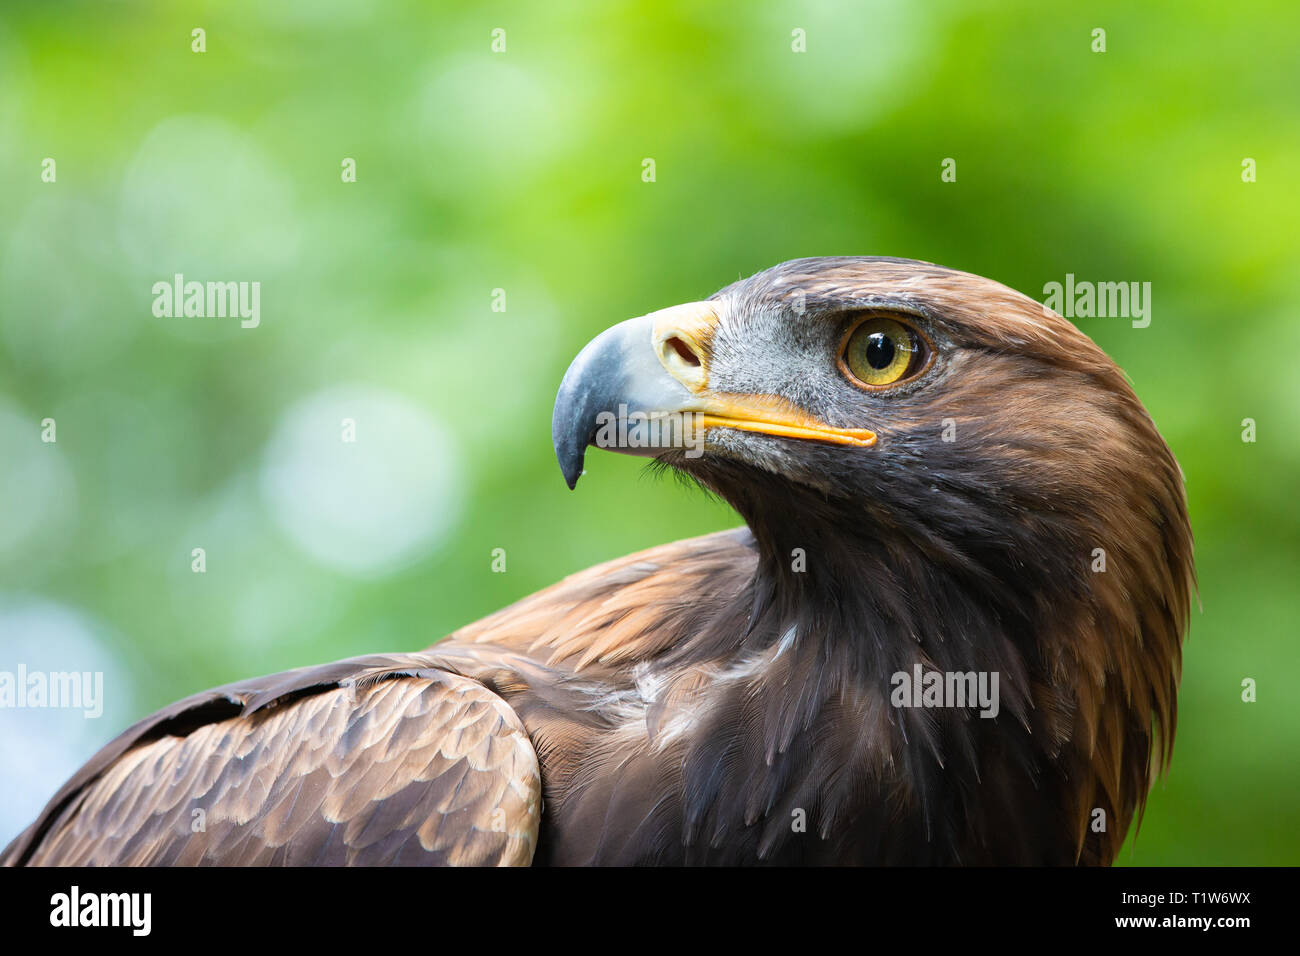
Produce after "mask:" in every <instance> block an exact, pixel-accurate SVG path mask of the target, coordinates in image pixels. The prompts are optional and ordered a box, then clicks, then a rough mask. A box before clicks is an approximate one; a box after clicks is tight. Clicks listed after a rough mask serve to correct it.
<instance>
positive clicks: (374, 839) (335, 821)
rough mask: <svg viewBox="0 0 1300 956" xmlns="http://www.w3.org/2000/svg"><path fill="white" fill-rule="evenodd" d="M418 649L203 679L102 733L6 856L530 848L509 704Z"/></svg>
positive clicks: (509, 856)
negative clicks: (113, 732) (196, 687)
mask: <svg viewBox="0 0 1300 956" xmlns="http://www.w3.org/2000/svg"><path fill="white" fill-rule="evenodd" d="M435 665H436V662H435V661H434V660H433V659H432V658H430V657H428V656H426V655H398V656H392V657H370V658H358V659H356V660H352V661H340V662H337V663H335V664H328V665H325V666H323V667H319V668H308V669H304V670H299V671H292V672H289V673H287V674H280V675H273V676H271V677H268V678H262V679H260V680H256V681H251V682H247V683H245V684H237V685H231V686H230V687H227V688H220V689H218V690H214V691H208V692H206V693H204V694H200V695H197V696H195V697H192V698H189V699H188V700H186V701H182V702H180V703H178V704H175V705H173V706H172V707H169V708H167V709H166V710H164V711H161V712H159V713H158V714H155V715H154V716H153V717H150V718H147V719H146V720H145V721H142V722H141V723H140V724H137V725H136V726H135V727H133V728H132V729H131V730H129V731H127V732H126V733H125V734H123V735H122V736H121V737H119V738H118V739H117V740H116V741H114V742H113V743H111V744H109V745H108V746H107V747H105V748H104V750H103V751H101V752H100V753H99V754H98V755H96V757H95V758H93V759H92V760H91V761H90V763H88V764H87V765H86V766H85V767H83V768H82V770H81V771H80V772H79V773H78V774H77V775H76V776H75V777H73V779H72V780H70V781H69V782H68V784H67V785H65V786H64V788H63V789H62V790H61V791H60V792H59V793H58V794H57V795H56V796H55V797H54V799H52V800H51V801H50V803H49V805H48V806H47V807H46V809H45V811H44V813H43V814H42V815H41V817H40V818H39V819H38V820H37V821H36V822H35V823H34V824H33V825H32V826H31V827H30V828H29V829H28V830H27V831H26V832H25V833H23V834H22V836H20V837H19V838H18V839H17V840H16V841H15V842H14V843H13V844H12V845H11V846H10V847H9V848H8V849H7V850H6V851H5V853H4V855H3V857H0V862H3V863H5V864H9V865H14V864H24V863H26V864H30V865H184V864H215V865H274V864H284V865H345V864H346V865H392V864H397V865H406V864H410V865H440V864H455V865H491V864H515V865H526V864H528V863H529V862H530V861H531V859H532V856H533V852H534V850H535V848H536V843H537V829H538V824H539V820H540V817H541V777H540V773H539V769H538V764H537V756H536V753H535V751H534V750H533V747H532V744H531V743H530V742H529V739H528V735H527V733H526V731H525V730H524V728H523V725H522V723H520V721H519V718H518V717H517V716H516V715H515V713H514V712H513V711H512V710H511V709H510V707H509V706H508V705H507V704H506V703H505V702H504V701H503V700H502V699H501V698H500V697H498V696H497V695H495V694H493V693H492V692H491V691H489V690H488V689H487V688H485V687H484V686H483V685H481V684H480V683H478V682H477V681H474V680H471V679H469V678H466V677H462V676H460V675H458V674H453V673H450V672H448V671H445V670H441V669H439V668H437V667H436V666H435Z"/></svg>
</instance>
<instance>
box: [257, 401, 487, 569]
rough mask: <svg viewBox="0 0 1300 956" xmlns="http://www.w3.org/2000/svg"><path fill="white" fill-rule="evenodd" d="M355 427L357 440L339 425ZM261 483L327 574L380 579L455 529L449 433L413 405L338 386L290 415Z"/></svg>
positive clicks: (457, 509) (455, 475)
mask: <svg viewBox="0 0 1300 956" xmlns="http://www.w3.org/2000/svg"><path fill="white" fill-rule="evenodd" d="M344 419H352V420H354V421H355V422H356V441H355V442H346V441H344V440H343V433H342V422H343V420H344ZM260 484H261V489H262V495H263V499H264V501H265V503H266V506H267V509H268V510H269V512H270V513H271V515H272V516H273V517H274V519H275V521H276V523H277V524H278V525H279V526H280V528H281V529H282V530H283V531H284V532H285V534H286V535H287V536H288V537H289V539H290V540H291V541H292V542H293V543H294V544H295V545H297V547H299V548H300V549H301V550H302V551H304V552H306V553H307V554H308V555H310V556H311V557H312V558H313V559H315V560H316V561H318V562H320V563H321V564H324V565H326V566H328V567H330V568H333V569H334V570H337V571H340V572H343V573H347V574H352V575H357V576H366V577H369V576H377V575H381V574H384V573H387V572H390V571H392V570H394V569H396V568H399V567H401V566H403V565H406V564H410V563H411V562H413V561H416V560H418V559H420V558H421V557H423V556H425V555H427V554H428V553H430V552H431V551H432V550H433V549H434V548H436V547H437V546H438V545H439V544H440V543H441V542H442V541H443V540H444V539H445V538H446V536H447V534H448V533H449V532H450V531H451V530H452V528H453V527H454V526H455V524H456V521H457V519H458V518H459V517H460V514H461V510H462V502H463V498H464V493H463V487H464V479H463V476H462V474H461V470H460V467H459V465H458V457H457V452H456V448H455V444H454V442H453V440H452V438H451V435H450V432H449V431H448V430H447V429H446V428H445V427H443V426H442V425H441V424H440V423H439V422H438V421H437V420H435V419H434V417H433V416H432V415H430V414H429V413H428V412H427V411H425V410H424V409H423V408H421V407H420V406H419V405H417V404H415V403H414V402H412V401H411V400H409V399H407V398H405V397H403V396H401V395H398V394H396V393H394V392H390V391H387V390H383V389H379V388H375V387H370V386H342V387H338V388H331V389H327V390H325V391H321V392H318V393H316V394H314V395H311V396H309V397H307V398H305V399H303V400H302V401H300V402H298V403H297V404H296V405H294V406H293V407H291V408H290V409H289V410H288V412H287V413H286V414H285V415H284V417H283V419H282V420H281V421H280V423H279V425H278V426H277V428H276V430H275V433H274V435H273V436H272V437H271V439H270V441H269V443H268V444H267V447H266V452H265V455H264V458H263V462H262V467H261V474H260Z"/></svg>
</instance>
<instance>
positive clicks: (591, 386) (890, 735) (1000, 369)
mask: <svg viewBox="0 0 1300 956" xmlns="http://www.w3.org/2000/svg"><path fill="white" fill-rule="evenodd" d="M864 322H865V323H872V322H874V323H876V324H875V325H870V326H864ZM882 322H883V323H884V324H880V323H882ZM899 323H901V325H899ZM896 327H901V328H903V330H904V331H903V332H902V333H898V332H896V331H894V330H895V329H896ZM864 328H876V329H887V330H890V331H888V333H887V334H888V335H893V336H897V335H899V334H902V335H904V336H911V338H909V339H904V338H895V339H888V340H887V339H882V338H880V337H879V336H880V335H881V334H886V333H879V332H876V333H872V335H873V336H874V337H872V338H870V340H869V341H866V344H865V345H864V346H863V348H865V349H866V351H860V352H857V353H854V355H853V356H850V357H849V359H848V360H847V361H848V363H849V366H846V364H845V363H846V358H845V356H846V354H847V353H846V351H845V349H846V342H847V343H848V346H847V347H848V349H849V350H850V351H852V350H853V349H855V348H857V346H855V345H854V342H855V339H854V336H855V335H857V334H858V330H862V329H864ZM909 342H910V343H911V344H910V345H909V344H907V343H909ZM891 343H893V344H891ZM894 344H897V345H898V346H899V348H900V349H901V353H900V354H901V355H902V359H899V354H896V353H895V351H894ZM913 347H915V350H916V356H914V357H912V358H909V352H908V350H909V349H910V348H913ZM873 350H874V351H873ZM922 352H924V356H923V358H921V357H920V356H921V355H922ZM862 356H866V357H867V358H866V360H867V361H868V362H873V363H876V364H880V365H883V363H884V361H885V360H887V359H890V357H891V356H893V359H896V360H907V361H910V362H912V364H911V365H909V366H908V368H909V369H911V374H908V373H907V370H904V373H903V375H902V376H901V377H900V378H899V379H898V380H897V382H896V383H894V382H890V383H886V384H880V383H879V382H876V381H862V380H859V378H858V377H857V376H856V375H855V371H854V369H855V368H863V367H862V366H861V362H862V361H863V359H862ZM877 360H879V361H877ZM855 362H856V363H857V364H856V365H855V364H854V363H855ZM850 366H851V367H850ZM892 367H893V366H891V368H892ZM864 371H865V372H866V374H867V377H868V378H869V379H873V380H874V379H875V377H876V372H878V371H879V369H876V368H875V365H872V366H871V367H870V368H865V369H864ZM891 374H892V373H891ZM620 406H623V407H624V408H626V409H631V411H632V412H633V413H637V412H646V413H650V414H652V415H658V414H661V413H665V412H672V413H682V414H684V415H691V416H696V417H695V418H694V419H693V421H694V423H695V425H694V427H695V428H696V429H697V431H696V432H695V434H696V435H698V436H699V437H700V438H701V439H702V440H703V444H702V445H701V446H699V448H698V449H697V450H698V451H699V452H701V453H699V454H694V453H692V449H691V448H690V447H688V446H686V445H684V444H682V443H681V442H680V441H679V442H676V443H669V442H666V441H665V442H661V443H659V444H653V445H651V446H650V447H640V448H635V449H629V448H615V449H613V450H616V451H631V452H632V453H635V454H642V455H650V456H653V457H655V458H657V459H658V461H659V463H660V464H661V465H662V466H663V467H669V468H673V469H675V470H677V471H679V472H680V473H682V474H683V475H685V476H687V477H688V478H690V479H692V480H694V481H695V482H697V483H699V484H700V485H701V486H703V487H704V488H706V489H708V490H709V491H710V492H712V493H714V494H716V495H719V496H721V497H722V498H724V499H726V500H727V501H728V502H730V503H731V504H732V505H733V506H734V507H735V509H736V510H737V511H738V512H739V514H740V515H741V516H742V518H743V519H744V521H745V523H746V527H745V528H742V529H739V530H736V531H729V532H723V533H718V534H711V535H706V536H704V537H699V538H694V539H690V540H686V541H681V542H677V543H674V544H667V545H664V546H661V547H657V548H653V549H650V550H648V551H645V552H642V553H639V554H635V555H631V556H629V557H625V558H622V559H619V560H615V561H611V562H609V563H606V564H602V565H599V566H597V567H594V568H591V569H589V570H586V571H583V572H580V573H578V574H575V575H573V576H571V577H569V578H567V579H565V580H564V581H562V582H560V583H558V584H556V585H554V586H552V587H550V588H548V589H546V590H544V591H541V592H539V593H537V594H534V595H532V596H530V597H527V598H525V599H523V600H522V601H520V602H518V603H516V604H514V605H512V606H511V607H508V608H506V609H504V610H501V611H499V612H497V613H495V614H493V615H491V616H489V617H487V618H485V619H483V620H481V621H478V622H476V623H474V624H471V625H469V626H467V627H465V628H462V629H461V630H459V631H457V632H455V633H453V634H452V635H450V636H449V637H447V638H446V639H444V640H442V641H439V642H437V643H436V644H434V645H433V646H431V647H429V648H428V649H427V650H425V651H422V652H419V653H409V654H393V655H380V656H371V657H364V658H357V659H354V660H346V661H339V662H336V663H332V664H327V665H323V666H319V667H309V668H303V669H299V670H295V671H290V672H288V673H285V674H278V675H273V676H270V677H266V678H261V679H256V680H250V681H244V682H239V683H236V684H232V685H229V686H227V687H222V688H218V689H215V690H211V691H207V692H204V693H201V694H198V695H195V696H193V697H190V698H188V699H186V700H183V701H180V702H178V703H176V704H174V705H172V706H170V707H168V708H166V709H164V710H162V711H160V712H158V713H156V714H154V715H152V716H150V717H148V718H146V719H145V720H143V721H141V722H140V723H138V724H137V725H135V726H134V727H132V728H131V729H129V730H128V731H126V732H125V733H124V734H122V736H120V737H119V738H117V739H116V740H114V741H113V742H112V743H110V744H108V745H107V746H106V747H105V748H104V749H103V750H102V751H100V752H99V753H98V754H97V755H96V756H95V757H93V758H92V759H91V760H90V761H89V762H88V763H87V764H86V765H85V766H84V767H83V768H82V769H81V770H80V771H79V772H78V773H77V774H76V775H75V776H74V777H73V778H72V779H71V780H69V781H68V783H67V784H65V785H64V787H63V788H62V789H61V790H60V791H59V792H58V793H57V794H56V795H55V796H54V797H53V798H52V799H51V800H50V802H49V804H48V805H47V806H46V808H45V810H44V811H43V812H42V814H41V816H40V817H39V818H38V819H37V820H36V821H35V822H34V823H33V824H32V825H31V827H29V828H28V829H27V830H26V831H25V832H24V833H23V834H22V835H20V836H19V837H18V838H17V839H16V840H15V841H14V842H13V843H12V844H11V845H10V846H9V847H8V849H6V850H5V852H4V854H3V857H0V860H2V861H3V862H4V863H6V864H9V865H23V864H27V865H40V864H55V865H59V864H63V865H68V864H106V865H112V864H131V865H182V864H248V865H273V864H288V865H300V864H316V865H343V864H349V865H383V864H398V865H408V864H409V865H417V864H419V865H424V864H460V865H466V864H468V865H489V864H527V863H530V862H531V863H533V864H561V865H562V864H706V863H714V864H746V863H772V864H784V863H808V864H843V863H868V864H894V863H898V864H1079V863H1081V864H1107V863H1110V862H1111V861H1112V860H1113V859H1114V857H1115V855H1116V853H1117V852H1118V849H1119V846H1120V844H1121V843H1122V841H1123V839H1124V837H1125V835H1126V834H1127V832H1128V829H1129V826H1130V824H1131V822H1132V820H1133V818H1134V816H1135V814H1138V813H1139V812H1140V810H1141V808H1142V806H1143V805H1144V801H1145V799H1146V794H1147V791H1148V789H1149V786H1150V779H1151V775H1152V773H1153V772H1154V771H1156V770H1158V769H1159V768H1161V767H1163V766H1166V765H1167V763H1168V760H1169V756H1170V750H1171V747H1172V741H1173V735H1174V725H1175V717H1176V701H1177V689H1178V676H1179V669H1180V660H1181V644H1182V639H1183V635H1184V633H1185V631H1186V627H1187V616H1188V610H1189V603H1190V600H1191V594H1192V590H1193V588H1194V576H1193V568H1192V539H1191V530H1190V527H1189V524H1188V520H1187V512H1186V504H1185V497H1184V492H1183V484H1182V475H1181V472H1180V470H1179V468H1178V465H1177V463H1176V461H1175V460H1174V457H1173V455H1172V454H1171V452H1170V451H1169V449H1168V447H1167V446H1166V444H1165V443H1164V441H1163V440H1162V439H1161V437H1160V435H1159V434H1158V432H1157V431H1156V429H1155V426H1154V425H1153V424H1152V422H1151V419H1150V417H1149V416H1148V415H1147V413H1146V411H1145V409H1144V408H1143V407H1142V405H1141V403H1140V402H1139V401H1138V399H1137V397H1136V396H1135V395H1134V393H1133V391H1132V389H1131V388H1130V387H1129V385H1128V383H1127V382H1126V381H1125V379H1124V376H1123V374H1122V373H1121V372H1120V371H1119V369H1118V368H1117V367H1116V366H1115V365H1114V363H1112V362H1111V361H1110V360H1109V359H1108V358H1107V357H1106V356H1105V355H1104V354H1103V353H1102V352H1101V351H1100V350H1099V349H1098V348H1097V347H1096V346H1095V345H1094V344H1093V343H1092V342H1091V341H1090V340H1089V339H1088V338H1087V337H1085V336H1084V335H1083V334H1082V333H1080V332H1079V331H1078V330H1077V329H1075V328H1074V327H1073V326H1072V325H1071V324H1070V323H1069V322H1067V321H1066V320H1065V319H1063V318H1061V317H1060V316H1058V315H1056V314H1055V313H1053V312H1051V311H1050V310H1048V309H1045V308H1044V307H1043V306H1042V305H1040V304H1038V303H1037V302H1034V301H1033V300H1031V299H1029V298H1027V297H1025V296H1023V295H1021V294H1020V293H1017V292H1015V291H1013V290H1011V289H1008V288H1006V287H1004V286H1001V285H999V284H997V283H994V282H991V281H989V280H987V279H983V278H980V277H977V276H972V275H969V274H965V273H961V272H957V271H954V270H950V269H945V268H942V267H939V266H933V265H929V264H926V263H919V262H912V261H909V260H897V259H881V258H865V257H843V258H824V259H803V260H795V261H793V262H788V263H784V264H782V265H780V266H777V267H774V268H772V269H769V270H767V271H765V272H762V273H759V274H757V275H755V276H753V277H751V278H749V279H746V280H743V281H740V282H737V283H735V284H733V285H731V286H728V287H727V288H725V289H723V290H721V291H720V292H718V293H717V294H715V295H714V296H713V297H712V298H710V299H709V300H707V301H706V302H702V303H693V304H691V305H690V306H682V307H676V308H674V309H668V310H663V311H662V312H658V313H651V314H650V315H648V316H644V317H642V318H641V319H635V320H630V321H629V322H626V323H622V324H620V325H618V326H615V327H614V328H613V329H610V330H609V331H607V332H606V333H603V334H602V335H601V336H600V337H598V338H597V339H596V340H594V341H593V342H592V343H591V344H590V345H589V346H588V347H587V348H586V349H584V350H583V352H582V354H581V355H579V357H578V358H577V359H575V361H574V363H573V365H572V367H571V368H570V370H569V372H568V374H567V375H566V376H565V380H564V383H563V384H562V385H561V388H560V393H559V396H558V397H557V402H556V410H555V420H554V434H553V438H554V441H555V446H556V450H557V454H558V455H559V458H560V464H561V467H562V469H563V470H564V473H565V476H566V478H567V479H568V481H569V483H570V485H572V484H573V483H575V482H576V480H577V478H578V475H579V474H580V473H581V467H582V460H583V454H584V452H585V449H586V448H587V447H588V446H589V445H590V444H592V443H596V444H600V442H599V441H598V440H597V434H598V430H597V421H598V419H599V418H600V416H601V415H602V414H609V413H612V412H613V411H615V410H616V409H618V408H619V407H620ZM678 437H679V438H680V437H681V436H680V435H679V436H678ZM1098 553H1100V554H1102V555H1103V556H1104V563H1103V564H1102V565H1101V569H1100V570H1099V568H1098V565H1097V562H1096V560H1095V556H1096V555H1097V554H1098ZM917 666H920V667H921V668H922V669H924V670H925V671H937V672H940V673H945V674H947V673H959V674H960V673H969V672H978V673H996V674H997V675H998V676H999V678H1000V681H999V685H998V686H999V687H1000V695H1001V700H1000V708H999V712H998V714H997V716H996V717H993V718H991V719H986V718H984V717H981V716H980V715H979V714H978V713H977V712H976V711H975V710H973V709H972V708H970V707H951V706H949V707H923V708H911V707H900V706H898V705H897V702H896V701H893V700H891V676H892V675H895V674H898V673H912V672H913V670H914V668H916V667H917ZM1099 820H1100V821H1102V825H1101V826H1098V821H1099Z"/></svg>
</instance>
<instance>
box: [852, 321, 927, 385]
mask: <svg viewBox="0 0 1300 956" xmlns="http://www.w3.org/2000/svg"><path fill="white" fill-rule="evenodd" d="M927 356H928V349H927V347H926V343H925V339H923V338H922V337H921V335H920V333H918V332H917V331H916V330H915V329H912V328H910V327H908V326H906V325H904V324H903V323H902V322H899V321H898V320H897V319H892V318H889V317H887V316H876V317H875V318H869V319H867V320H866V321H865V322H863V323H862V324H861V325H859V326H857V327H856V328H855V329H854V330H853V331H852V332H851V333H850V334H849V337H848V341H847V342H846V343H845V345H844V353H843V356H842V358H841V363H842V365H843V366H844V367H845V368H846V370H847V371H848V373H849V374H850V375H851V376H852V377H853V378H854V379H856V380H857V382H858V383H859V384H861V385H866V386H868V387H871V388H880V387H882V386H885V385H896V384H898V383H899V382H902V381H905V380H906V379H909V378H913V377H915V376H916V374H917V373H918V372H920V371H921V370H922V369H924V368H925V366H926V359H927Z"/></svg>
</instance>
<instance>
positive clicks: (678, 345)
mask: <svg viewBox="0 0 1300 956" xmlns="http://www.w3.org/2000/svg"><path fill="white" fill-rule="evenodd" d="M664 345H666V346H668V347H669V348H670V349H672V350H673V351H674V352H676V353H677V355H678V357H679V358H680V359H681V360H682V361H683V362H685V363H686V364H687V365H690V366H692V367H695V368H698V367H699V365H700V357H699V355H697V354H696V353H695V350H694V349H692V348H691V347H690V346H689V345H687V344H686V343H685V342H684V341H682V340H681V339H679V338H678V337H677V336H675V335H674V336H672V337H670V338H669V339H668V340H667V341H666V342H664Z"/></svg>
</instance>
